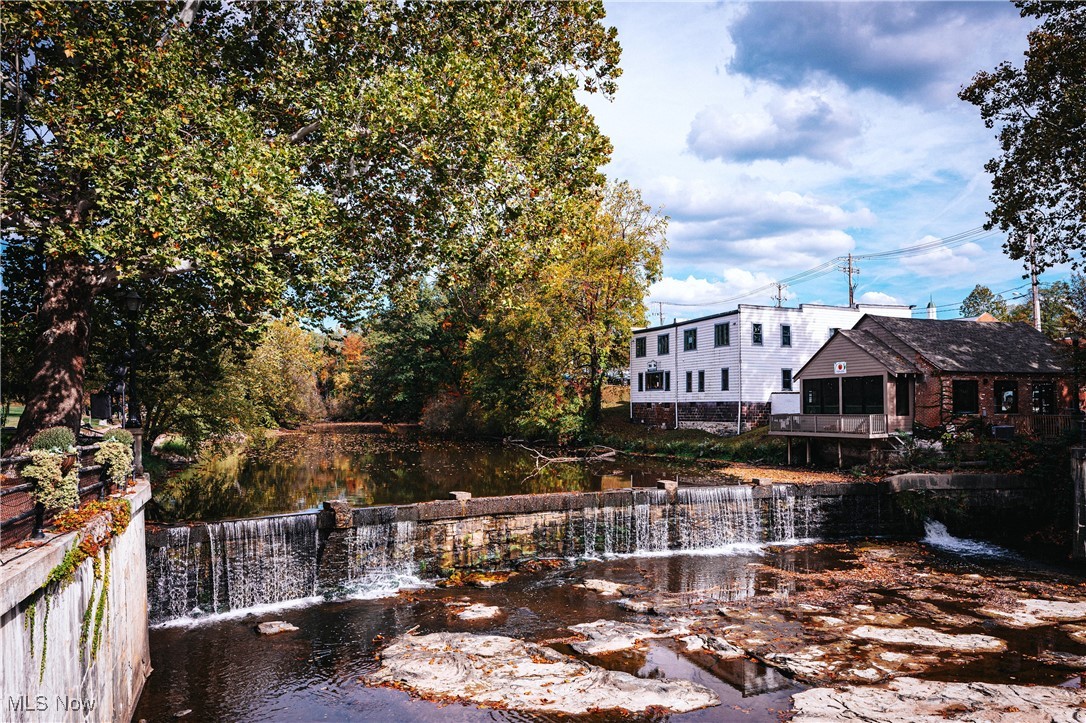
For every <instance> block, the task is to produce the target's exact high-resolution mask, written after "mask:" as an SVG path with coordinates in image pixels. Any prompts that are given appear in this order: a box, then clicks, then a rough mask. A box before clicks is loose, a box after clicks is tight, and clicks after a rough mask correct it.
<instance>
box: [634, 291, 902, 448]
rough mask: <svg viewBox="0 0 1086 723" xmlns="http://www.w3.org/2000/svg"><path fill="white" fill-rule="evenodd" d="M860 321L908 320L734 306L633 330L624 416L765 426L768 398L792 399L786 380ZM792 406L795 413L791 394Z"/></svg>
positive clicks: (838, 309)
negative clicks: (627, 411)
mask: <svg viewBox="0 0 1086 723" xmlns="http://www.w3.org/2000/svg"><path fill="white" fill-rule="evenodd" d="M864 314H874V315H879V316H896V317H903V318H910V317H911V316H912V307H911V306H898V305H895V306H889V305H885V306H884V305H874V304H858V305H856V306H853V307H848V306H822V305H817V304H800V306H799V307H798V308H788V307H776V306H755V305H749V304H740V305H739V308H737V309H735V310H733V311H726V312H724V313H721V314H714V315H713V316H704V317H701V318H699V319H690V320H689V321H677V322H674V323H671V324H665V325H663V326H655V327H651V328H648V329H635V330H634V332H633V340H632V341H631V345H630V417H631V419H633V420H634V421H639V422H642V423H645V424H655V425H662V426H666V427H670V428H673V427H693V428H700V429H706V430H709V431H712V432H715V433H717V434H734V433H736V431H737V430H742V431H746V430H749V429H752V428H753V427H757V426H761V425H763V424H768V423H769V414H770V408H769V404H770V395H772V394H774V393H776V392H786V393H787V392H793V391H796V392H798V389H796V390H793V382H792V375H793V374H794V373H796V372H798V371H799V369H800V367H802V366H803V365H804V364H806V363H807V361H808V360H809V359H810V358H811V357H812V356H814V354H815V352H816V351H818V350H819V348H821V346H822V345H823V344H824V343H825V342H826V340H828V339H829V338H830V337H831V336H832V335H833V332H834V331H836V330H837V329H851V328H852V326H853V325H854V324H855V323H856V322H858V321H859V320H860V317H862V316H863V315H864ZM787 399H789V398H788V397H778V401H779V402H783V401H785V400H787ZM794 402H795V405H796V408H797V409H798V404H799V398H798V394H797V396H796V398H795V400H794ZM780 411H791V410H780Z"/></svg>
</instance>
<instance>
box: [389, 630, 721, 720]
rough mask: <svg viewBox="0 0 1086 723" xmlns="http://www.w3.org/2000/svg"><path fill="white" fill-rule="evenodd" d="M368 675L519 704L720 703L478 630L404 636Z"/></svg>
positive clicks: (443, 693) (634, 708)
mask: <svg viewBox="0 0 1086 723" xmlns="http://www.w3.org/2000/svg"><path fill="white" fill-rule="evenodd" d="M368 681H369V682H370V683H373V684H378V685H395V686H396V687H402V688H407V689H410V690H413V691H415V692H416V693H419V694H423V695H428V696H440V697H446V698H455V699H460V700H468V701H471V702H474V703H479V704H485V705H490V706H500V707H505V708H510V709H513V710H541V711H559V712H563V713H575V714H576V713H586V712H589V711H592V710H609V709H624V710H627V711H631V712H639V711H644V710H646V709H647V708H649V707H659V708H663V709H666V710H669V711H673V712H676V713H682V712H686V711H691V710H696V709H698V708H705V707H708V706H713V705H719V703H720V700H719V699H718V698H717V696H716V694H715V693H714V692H713V691H711V690H709V689H708V688H705V687H703V686H700V685H697V684H696V683H691V682H688V681H685V680H660V679H656V678H637V677H635V676H633V675H630V674H629V673H622V672H618V671H612V670H606V669H604V668H600V667H597V666H595V665H590V664H588V663H586V662H584V661H581V660H577V659H576V658H573V657H570V656H568V655H562V654H561V653H559V652H558V651H556V650H553V649H552V648H547V647H543V646H540V645H535V644H534V643H529V642H526V641H523V640H516V639H514V638H507V637H502V636H498V635H472V634H470V633H431V634H429V635H403V636H400V637H399V638H397V639H396V640H395V641H393V643H392V644H391V645H389V646H388V647H387V648H385V649H384V650H383V651H382V652H381V668H380V670H378V671H377V672H376V673H374V674H373V675H371V676H369V678H368Z"/></svg>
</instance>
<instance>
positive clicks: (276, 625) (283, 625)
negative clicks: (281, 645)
mask: <svg viewBox="0 0 1086 723" xmlns="http://www.w3.org/2000/svg"><path fill="white" fill-rule="evenodd" d="M297 629H298V626H296V625H291V624H290V623H288V622H286V621H285V620H270V621H268V622H266V623H258V624H257V626H256V631H257V632H258V633H260V634H261V635H278V634H279V633H286V632H290V631H291V630H297Z"/></svg>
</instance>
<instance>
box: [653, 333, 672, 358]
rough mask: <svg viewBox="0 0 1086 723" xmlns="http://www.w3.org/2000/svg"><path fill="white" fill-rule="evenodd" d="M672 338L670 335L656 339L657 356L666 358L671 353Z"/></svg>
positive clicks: (662, 335)
mask: <svg viewBox="0 0 1086 723" xmlns="http://www.w3.org/2000/svg"><path fill="white" fill-rule="evenodd" d="M670 345H671V336H670V335H669V334H661V335H660V336H658V337H656V356H664V355H665V354H668V353H669V352H670V351H671V348H670Z"/></svg>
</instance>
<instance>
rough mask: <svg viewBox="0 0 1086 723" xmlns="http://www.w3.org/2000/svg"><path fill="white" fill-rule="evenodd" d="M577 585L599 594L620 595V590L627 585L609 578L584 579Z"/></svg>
mask: <svg viewBox="0 0 1086 723" xmlns="http://www.w3.org/2000/svg"><path fill="white" fill-rule="evenodd" d="M577 587H581V588H584V589H585V590H591V591H592V592H598V593H599V594H600V595H621V594H622V591H623V590H625V589H626V588H627V587H629V586H628V585H622V584H620V583H617V582H611V581H610V580H585V581H584V582H582V583H581V584H580V585H577Z"/></svg>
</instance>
